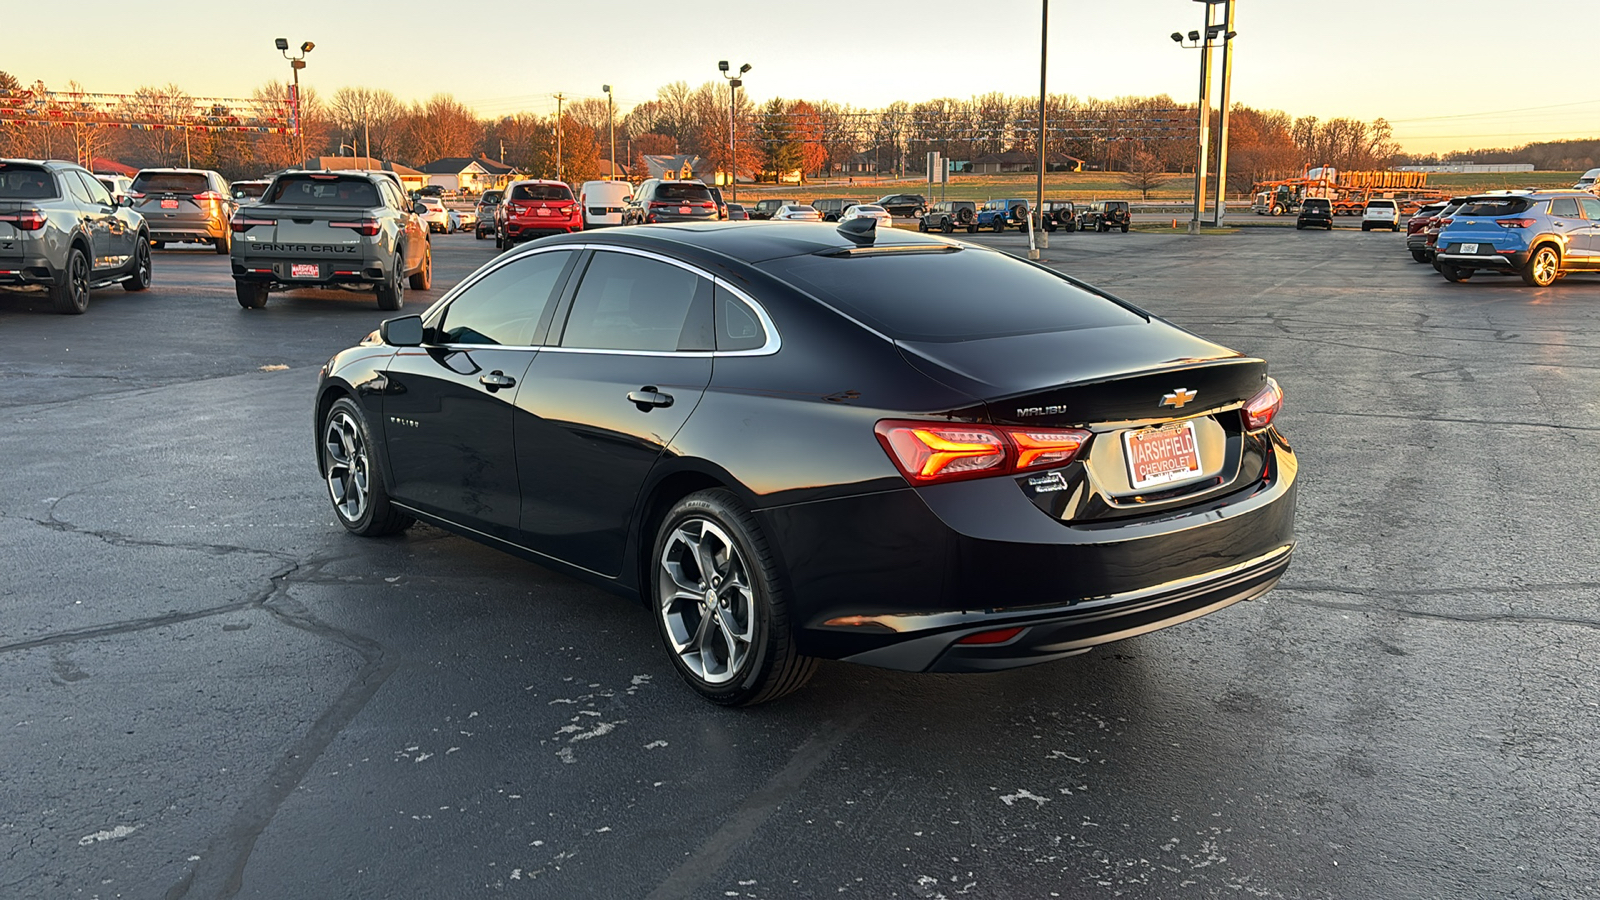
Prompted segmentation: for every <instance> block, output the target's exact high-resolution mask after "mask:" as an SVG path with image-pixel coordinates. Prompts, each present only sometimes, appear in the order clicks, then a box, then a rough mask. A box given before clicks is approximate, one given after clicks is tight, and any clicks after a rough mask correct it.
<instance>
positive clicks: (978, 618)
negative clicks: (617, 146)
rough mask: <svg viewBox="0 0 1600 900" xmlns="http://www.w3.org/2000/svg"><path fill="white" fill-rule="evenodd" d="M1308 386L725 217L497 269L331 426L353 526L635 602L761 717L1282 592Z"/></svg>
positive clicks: (1064, 306)
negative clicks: (896, 674)
mask: <svg viewBox="0 0 1600 900" xmlns="http://www.w3.org/2000/svg"><path fill="white" fill-rule="evenodd" d="M851 228H854V229H857V231H851V230H850V229H851ZM976 298H982V299H981V300H979V299H976ZM1282 402H1283V395H1282V393H1281V391H1280V390H1279V388H1278V385H1277V383H1276V382H1275V381H1274V380H1273V379H1271V378H1268V377H1267V365H1266V363H1265V362H1263V361H1262V360H1259V359H1252V358H1249V357H1246V356H1241V355H1240V354H1238V353H1236V352H1234V351H1232V350H1228V349H1225V348H1223V347H1220V346H1218V345H1216V344H1213V343H1211V342H1209V341H1206V340H1204V339H1202V338H1200V337H1197V336H1195V335H1193V334H1191V333H1189V332H1187V331H1184V330H1183V329H1181V328H1178V327H1176V326H1174V325H1171V324H1169V323H1167V322H1164V321H1162V320H1161V319H1158V318H1156V317H1154V316H1152V315H1150V314H1149V313H1146V312H1144V311H1142V310H1140V309H1138V308H1136V307H1134V306H1132V305H1130V304H1128V303H1125V302H1123V301H1121V300H1118V299H1116V298H1114V297H1112V296H1110V295H1108V294H1105V293H1103V292H1101V291H1098V290H1096V289H1094V288H1092V287H1090V286H1088V285H1086V284H1083V283H1081V282H1078V281H1075V280H1073V279H1071V278H1069V277H1066V276H1064V275H1061V274H1059V273H1056V272H1054V271H1052V270H1050V269H1047V268H1043V267H1040V266H1037V265H1033V264H1031V263H1027V262H1023V261H1021V260H1018V259H1016V258H1014V257H1011V256H1007V255H1004V254H1001V253H998V252H994V251H990V250H986V249H982V248H979V247H974V246H969V245H964V244H960V243H956V242H952V241H948V240H944V239H941V238H937V237H933V236H929V235H922V234H915V233H911V232H899V231H884V232H881V233H880V232H875V231H873V230H871V228H870V226H868V225H865V224H857V225H854V226H848V225H847V226H844V227H841V228H837V229H836V228H835V227H834V226H832V225H823V224H811V223H786V222H768V223H759V222H758V223H740V224H728V223H715V222H712V223H697V224H683V225H655V226H649V227H632V228H618V229H608V230H606V231H604V232H584V233H581V234H574V235H571V236H565V237H556V238H551V239H546V240H542V241H539V242H538V243H536V244H533V245H530V246H527V247H523V248H520V249H518V250H517V251H515V252H512V253H507V254H504V255H502V256H501V257H499V258H498V259H496V260H494V261H493V262H491V263H489V264H488V265H485V266H484V267H483V268H482V269H480V270H479V271H477V272H476V273H474V274H473V275H472V276H471V277H469V278H467V279H466V280H465V281H463V282H462V283H461V284H460V285H459V286H458V287H456V288H455V289H454V290H452V291H450V292H449V293H448V294H447V295H446V296H445V297H443V298H442V299H440V300H439V301H438V302H437V303H435V304H434V305H433V306H432V307H431V308H430V309H429V310H428V311H427V312H426V313H424V314H422V315H421V316H408V317H404V318H399V319H391V320H389V321H387V322H385V323H384V324H383V327H382V328H380V329H379V331H378V332H377V333H375V334H374V335H373V336H371V337H369V338H368V339H367V340H366V341H364V342H363V343H362V344H361V345H360V346H357V347H353V348H351V349H349V350H345V351H343V352H341V353H339V354H338V355H337V356H335V357H334V358H333V359H332V360H330V361H329V362H328V365H327V366H326V368H325V369H324V370H323V373H322V377H321V380H320V381H319V383H318V387H317V398H316V440H317V448H318V458H319V464H320V469H321V474H322V476H323V478H324V480H325V482H326V484H327V488H328V491H329V493H330V495H331V498H332V500H333V505H334V509H335V510H336V512H337V514H338V516H339V519H340V521H341V522H342V523H343V524H344V526H345V527H346V528H348V529H349V530H350V531H352V532H355V533H357V534H362V535H382V534H388V533H393V532H396V531H399V530H401V529H404V528H406V527H407V526H408V525H410V524H411V523H412V522H413V521H415V520H417V519H421V520H424V521H427V522H431V523H434V524H436V525H439V526H442V527H444V528H448V529H450V530H452V531H455V532H458V533H460V534H462V535H465V536H467V537H470V538H472V539H474V540H478V541H482V542H483V543H486V544H489V545H491V546H495V547H499V548H501V549H503V550H506V551H509V552H512V553H516V554H518V555H521V556H524V557H526V558H528V559H531V560H533V561H535V562H539V563H541V564H544V565H548V566H551V567H554V568H558V569H560V570H562V571H564V572H568V573H570V574H573V575H576V576H578V577H581V578H585V579H588V580H589V581H592V582H594V583H596V584H599V585H602V586H605V587H608V588H611V589H613V590H616V591H620V592H622V593H624V594H627V595H630V596H637V597H639V598H640V599H641V600H642V601H643V602H644V604H645V606H646V608H647V609H649V610H650V615H651V616H652V617H653V618H654V620H655V622H656V624H657V625H658V626H659V629H660V632H661V637H662V641H663V642H664V643H665V644H666V647H667V650H668V651H669V653H670V655H671V657H672V660H673V662H674V663H675V665H676V667H677V670H678V671H679V673H680V674H682V676H683V677H684V679H685V680H686V681H687V682H688V683H689V684H690V685H691V686H693V687H694V688H695V689H696V690H697V691H699V692H700V693H701V694H703V695H704V696H706V697H707V698H709V699H711V700H713V701H715V702H718V703H725V704H751V703H759V702H762V701H765V700H770V699H773V698H775V697H779V696H781V695H783V694H785V693H787V692H789V691H791V690H793V689H795V688H797V687H799V686H800V685H801V684H803V683H804V682H805V681H806V679H807V677H809V675H810V674H811V672H812V671H813V669H814V667H815V665H816V662H815V660H817V659H819V658H826V659H840V660H845V661H849V662H858V663H866V664H868V665H875V666H883V667H887V668H892V669H903V670H909V671H937V672H981V671H991V670H995V669H1004V668H1009V667H1013V666H1022V665H1029V664H1032V663H1040V662H1045V661H1048V660H1054V659H1060V658H1062V657H1067V656H1072V655H1074V654H1078V653H1083V652H1085V651H1087V650H1088V649H1090V648H1092V647H1094V646H1095V645H1098V644H1103V643H1106V642H1108V641H1114V640H1120V639H1122V638H1126V637H1132V636H1134V635H1138V634H1144V633H1146V632H1149V631H1153V630H1155V629H1158V628H1163V627H1165V626H1168V625H1174V624H1177V623H1179V622H1184V621H1187V620H1189V619H1193V618H1196V617H1198V616H1202V615H1205V614H1207V613H1209V612H1212V611H1214V610H1218V609H1221V608H1223V607H1225V606H1228V605H1230V604H1232V603H1235V602H1237V601H1240V600H1245V599H1249V598H1253V597H1258V596H1260V595H1261V594H1263V593H1265V592H1266V591H1267V590H1269V589H1270V588H1271V587H1272V586H1273V584H1275V583H1276V582H1277V580H1278V578H1279V577H1280V576H1281V575H1282V574H1283V572H1284V570H1285V569H1286V568H1287V566H1288V564H1289V556H1290V553H1291V551H1292V549H1293V546H1294V540H1293V525H1294V508H1295V474H1296V470H1297V464H1296V461H1295V456H1294V454H1293V453H1292V452H1291V451H1290V449H1289V445H1288V443H1287V442H1286V441H1285V440H1284V438H1283V437H1282V436H1281V435H1280V434H1279V433H1278V431H1277V429H1276V428H1274V426H1273V417H1274V416H1275V415H1276V414H1277V412H1278V410H1279V408H1280V407H1281V405H1282Z"/></svg>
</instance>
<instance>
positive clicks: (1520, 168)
mask: <svg viewBox="0 0 1600 900" xmlns="http://www.w3.org/2000/svg"><path fill="white" fill-rule="evenodd" d="M1394 168H1395V171H1396V172H1462V173H1465V174H1469V175H1470V174H1476V173H1479V172H1532V171H1533V163H1495V164H1487V163H1486V164H1483V165H1479V164H1478V163H1445V164H1443V165H1438V166H1395V167H1394Z"/></svg>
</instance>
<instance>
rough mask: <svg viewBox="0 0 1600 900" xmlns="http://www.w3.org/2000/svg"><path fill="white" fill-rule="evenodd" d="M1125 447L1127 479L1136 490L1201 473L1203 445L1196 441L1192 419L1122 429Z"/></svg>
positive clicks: (1123, 445) (1181, 479)
mask: <svg viewBox="0 0 1600 900" xmlns="http://www.w3.org/2000/svg"><path fill="white" fill-rule="evenodd" d="M1122 447H1123V452H1124V454H1125V455H1126V456H1127V460H1128V479H1129V481H1131V482H1132V484H1133V487H1134V488H1135V489H1142V488H1147V487H1154V486H1155V485H1159V484H1169V483H1171V482H1174V481H1183V480H1184V479H1186V478H1192V477H1194V476H1196V475H1199V474H1200V447H1199V445H1198V444H1197V443H1196V442H1195V437H1194V423H1193V422H1179V423H1178V424H1176V425H1166V426H1163V427H1161V428H1152V429H1150V430H1148V431H1126V432H1123V434H1122Z"/></svg>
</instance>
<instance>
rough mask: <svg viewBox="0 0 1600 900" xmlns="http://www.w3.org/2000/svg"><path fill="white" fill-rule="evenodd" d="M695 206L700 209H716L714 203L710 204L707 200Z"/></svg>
mask: <svg viewBox="0 0 1600 900" xmlns="http://www.w3.org/2000/svg"><path fill="white" fill-rule="evenodd" d="M695 205H696V206H699V207H700V208H701V209H716V208H717V205H716V204H715V203H712V202H711V201H709V200H707V201H706V202H704V203H697V204H695Z"/></svg>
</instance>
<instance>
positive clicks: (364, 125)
mask: <svg viewBox="0 0 1600 900" xmlns="http://www.w3.org/2000/svg"><path fill="white" fill-rule="evenodd" d="M369 112H370V111H369ZM361 132H362V135H363V136H365V137H366V139H367V165H369V166H370V165H372V121H371V119H365V120H363V121H362V122H361Z"/></svg>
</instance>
